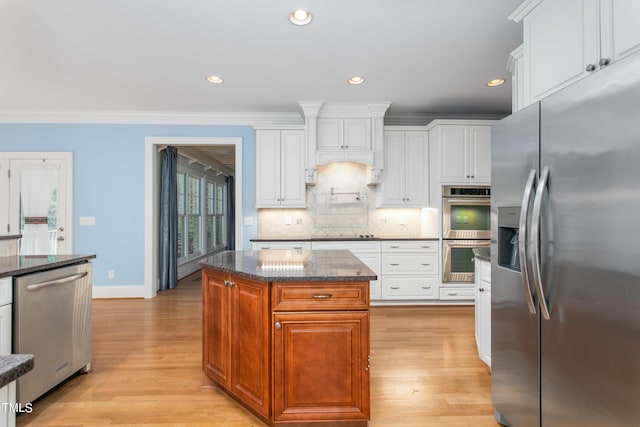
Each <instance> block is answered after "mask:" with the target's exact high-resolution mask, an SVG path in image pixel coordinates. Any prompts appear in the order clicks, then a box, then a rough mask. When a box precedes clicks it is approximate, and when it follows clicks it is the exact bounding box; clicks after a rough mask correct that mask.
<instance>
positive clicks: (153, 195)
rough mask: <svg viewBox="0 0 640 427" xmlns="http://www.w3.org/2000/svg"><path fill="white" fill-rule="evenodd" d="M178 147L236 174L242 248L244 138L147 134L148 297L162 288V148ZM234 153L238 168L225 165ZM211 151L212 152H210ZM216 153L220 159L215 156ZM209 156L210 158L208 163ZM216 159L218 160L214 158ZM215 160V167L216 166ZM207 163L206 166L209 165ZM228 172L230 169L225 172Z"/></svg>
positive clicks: (237, 245) (237, 238) (238, 237)
mask: <svg viewBox="0 0 640 427" xmlns="http://www.w3.org/2000/svg"><path fill="white" fill-rule="evenodd" d="M168 145H171V146H174V147H176V148H177V149H178V153H180V154H181V155H182V157H183V158H189V157H190V158H191V160H190V161H191V162H193V163H200V164H204V163H209V164H208V165H207V166H209V167H211V168H215V169H216V170H219V169H223V171H220V172H222V173H233V175H234V189H235V248H236V249H242V222H241V219H242V138H241V137H210V138H209V137H195V138H191V137H147V138H146V139H145V232H144V235H145V258H144V259H145V267H144V276H145V280H144V297H145V298H153V297H155V296H156V293H157V289H158V253H159V250H158V247H159V233H158V224H159V204H160V202H159V177H160V165H161V162H160V153H159V150H160V149H162V148H164V147H166V146H168ZM230 149H231V150H232V152H233V158H234V167H233V169H231V168H230V167H229V165H225V161H227V160H224V159H225V157H224V156H223V153H226V154H224V155H226V156H228V155H230V153H229V150H230ZM206 153H209V154H206ZM215 153H218V154H217V157H218V159H214V157H215V156H214V155H215ZM207 157H210V158H209V159H208V160H209V161H208V162H207V159H206V158H207ZM214 160H215V161H214ZM214 163H215V166H214ZM207 166H204V167H207ZM225 171H226V172H225Z"/></svg>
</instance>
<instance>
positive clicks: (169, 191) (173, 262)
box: [158, 146, 178, 291]
mask: <svg viewBox="0 0 640 427" xmlns="http://www.w3.org/2000/svg"><path fill="white" fill-rule="evenodd" d="M161 153H162V166H161V170H160V254H159V255H160V257H159V263H158V264H159V270H160V271H159V275H158V276H159V277H160V287H159V290H161V291H164V290H167V289H173V288H175V287H176V285H177V283H178V188H177V182H176V181H177V173H178V149H177V148H176V147H172V146H168V147H167V148H165V149H164V150H162V151H161Z"/></svg>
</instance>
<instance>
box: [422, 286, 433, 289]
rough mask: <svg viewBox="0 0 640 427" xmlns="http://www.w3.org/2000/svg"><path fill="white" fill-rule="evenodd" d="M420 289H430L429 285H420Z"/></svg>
mask: <svg viewBox="0 0 640 427" xmlns="http://www.w3.org/2000/svg"><path fill="white" fill-rule="evenodd" d="M422 289H431V286H422Z"/></svg>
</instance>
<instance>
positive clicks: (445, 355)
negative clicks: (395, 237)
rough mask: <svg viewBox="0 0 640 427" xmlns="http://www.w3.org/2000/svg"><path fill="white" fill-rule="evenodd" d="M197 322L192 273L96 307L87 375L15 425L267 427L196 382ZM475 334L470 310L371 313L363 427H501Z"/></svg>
mask: <svg viewBox="0 0 640 427" xmlns="http://www.w3.org/2000/svg"><path fill="white" fill-rule="evenodd" d="M201 322H202V298H201V288H200V277H199V275H192V276H189V277H188V278H186V279H184V280H182V281H181V282H180V284H179V286H178V288H177V289H175V290H172V291H166V292H161V293H159V294H158V297H157V298H154V299H151V300H142V299H123V300H95V301H94V302H93V330H94V336H93V337H94V345H93V363H92V365H93V371H92V372H91V373H89V374H87V375H79V376H76V377H74V378H72V379H71V380H69V381H67V382H65V383H64V384H62V385H61V386H60V387H58V388H57V389H55V390H53V391H52V392H50V393H48V394H47V395H45V396H44V397H43V398H41V399H39V400H38V401H36V402H35V403H34V405H33V412H32V413H31V414H22V415H20V416H18V419H17V425H18V426H57V427H63V426H64V427H75V426H111V425H112V426H194V427H197V426H210V427H262V426H264V425H265V424H263V423H262V422H261V421H260V420H258V419H257V418H256V417H255V416H253V415H252V414H251V413H249V412H248V411H246V410H245V409H243V408H242V407H241V406H240V405H239V404H237V403H236V402H235V401H233V400H232V399H230V398H228V397H227V396H226V395H225V394H224V393H222V392H221V391H220V390H218V389H217V388H216V387H215V386H214V385H213V383H212V382H211V381H210V380H209V379H207V378H206V377H205V376H204V375H203V373H202V368H201V358H202V354H201V353H202V325H201ZM473 328H474V313H473V307H468V306H467V307H457V306H454V307H372V308H371V371H370V372H371V422H370V423H369V426H370V427H396V426H397V427H414V426H415V427H418V426H419V427H425V426H441V427H442V426H444V427H454V426H456V427H457V426H459V427H485V426H486V427H497V426H499V424H498V423H496V422H495V420H494V418H493V407H492V406H491V396H490V375H489V373H488V370H487V368H486V366H485V365H484V364H483V363H482V362H481V361H480V360H479V358H478V354H477V351H476V347H475V339H474V331H473ZM36 363H37V361H36Z"/></svg>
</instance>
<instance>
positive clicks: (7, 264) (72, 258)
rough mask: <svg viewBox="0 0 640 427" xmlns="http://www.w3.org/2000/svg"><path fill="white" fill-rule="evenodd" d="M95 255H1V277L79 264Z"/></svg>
mask: <svg viewBox="0 0 640 427" xmlns="http://www.w3.org/2000/svg"><path fill="white" fill-rule="evenodd" d="M95 257H96V256H95V255H16V256H8V257H0V277H7V276H22V275H25V274H30V273H38V272H40V271H46V270H51V269H54V268H58V267H64V266H66V265H72V264H78V263H81V262H84V261H88V260H90V259H93V258H95Z"/></svg>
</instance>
